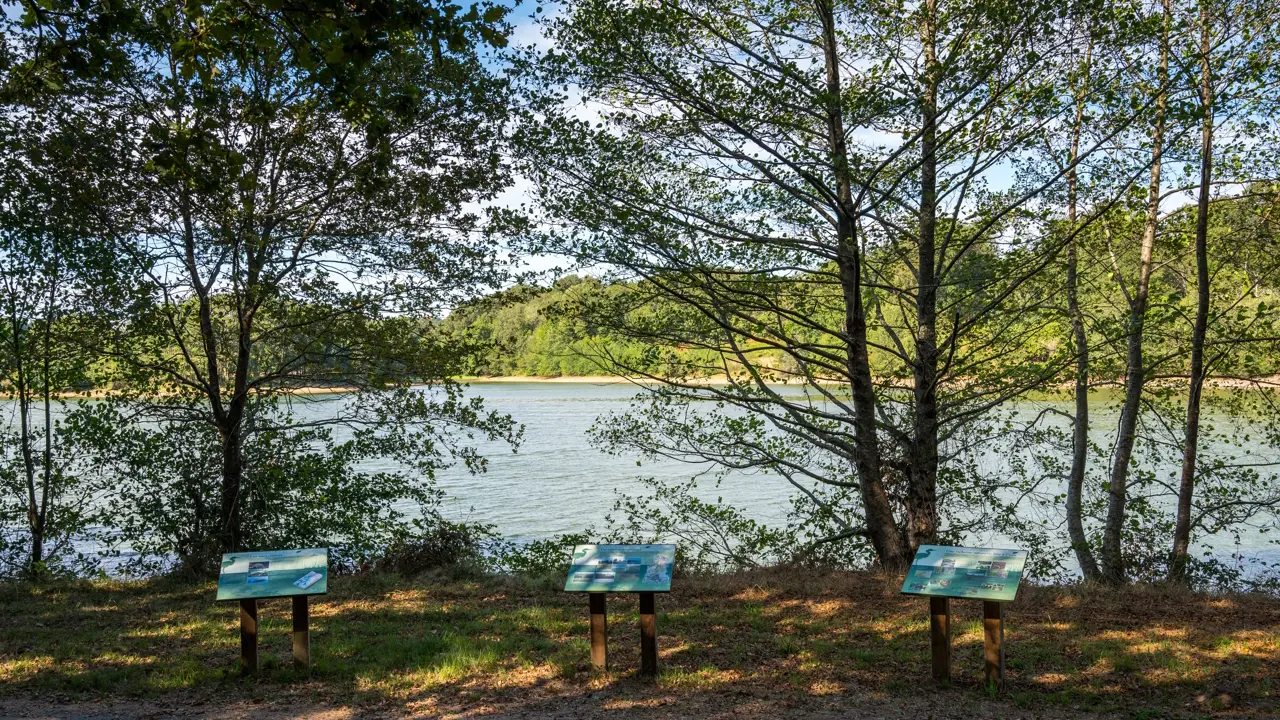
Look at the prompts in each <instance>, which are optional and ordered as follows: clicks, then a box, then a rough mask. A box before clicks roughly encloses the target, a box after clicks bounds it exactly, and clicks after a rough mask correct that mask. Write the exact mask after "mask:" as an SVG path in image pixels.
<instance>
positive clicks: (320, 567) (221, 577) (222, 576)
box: [218, 548, 329, 601]
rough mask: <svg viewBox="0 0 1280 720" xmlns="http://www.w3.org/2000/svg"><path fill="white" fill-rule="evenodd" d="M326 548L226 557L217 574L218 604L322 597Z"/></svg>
mask: <svg viewBox="0 0 1280 720" xmlns="http://www.w3.org/2000/svg"><path fill="white" fill-rule="evenodd" d="M327 592H329V548H309V549H306V550H263V551H259V552H239V553H227V554H226V555H223V556H222V572H221V573H219V574H218V600H219V601H222V600H252V599H262V598H276V597H289V596H291V595H324V594H325V593H327Z"/></svg>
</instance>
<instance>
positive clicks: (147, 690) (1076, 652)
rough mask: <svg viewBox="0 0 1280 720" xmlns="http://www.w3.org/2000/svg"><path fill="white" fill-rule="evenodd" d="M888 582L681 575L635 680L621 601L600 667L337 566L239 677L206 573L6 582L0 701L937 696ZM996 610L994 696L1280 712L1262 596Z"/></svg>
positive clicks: (539, 623) (963, 645) (540, 625)
mask: <svg viewBox="0 0 1280 720" xmlns="http://www.w3.org/2000/svg"><path fill="white" fill-rule="evenodd" d="M898 585H899V580H897V579H896V578H884V577H879V576H874V575H865V574H849V573H832V574H814V573H805V574H799V573H788V572H787V571H785V570H771V571H763V572H757V573H751V574H747V575H741V576H732V577H718V578H688V579H683V580H681V581H679V582H677V584H676V588H677V589H676V592H674V593H673V594H671V595H665V596H662V597H660V598H659V600H658V631H659V651H660V674H659V676H658V678H657V680H656V682H650V683H640V682H637V680H636V670H637V668H638V666H639V647H638V646H639V633H638V630H637V620H638V617H637V614H636V613H637V603H636V599H635V597H634V596H616V597H611V598H610V600H609V632H610V666H611V667H610V672H609V673H608V674H600V673H598V672H596V671H595V670H593V669H592V668H591V665H590V663H589V661H588V655H589V647H588V642H587V637H586V634H587V608H586V600H585V598H583V597H581V596H572V595H566V594H564V593H561V592H558V591H557V590H556V588H555V587H554V585H551V584H548V583H547V582H544V581H535V582H520V581H516V580H511V579H493V580H483V581H465V582H460V581H451V580H448V579H447V578H441V577H430V578H415V579H404V578H398V577H395V576H382V575H379V576H368V577H358V578H336V579H335V580H334V582H333V584H332V592H331V594H330V595H329V596H327V597H324V598H317V599H315V600H314V602H313V603H312V612H311V616H312V619H311V623H312V624H311V628H312V666H311V668H310V669H306V670H300V669H295V668H294V667H293V664H292V658H291V645H290V630H291V626H290V619H289V604H288V602H287V601H270V602H265V603H263V604H262V605H261V607H260V610H259V618H260V622H261V633H260V664H261V666H262V673H261V676H260V677H259V678H258V679H256V680H244V679H241V678H240V675H239V672H238V664H237V663H238V658H239V641H238V636H237V627H238V615H237V610H236V607H235V605H233V604H231V605H218V604H215V603H214V602H213V594H214V593H213V587H212V585H199V586H191V585H181V584H177V583H173V582H169V581H161V580H157V581H151V582H147V583H122V582H116V581H102V582H81V583H74V584H67V585H51V586H46V587H13V586H11V587H4V588H0V606H3V608H4V612H5V622H3V623H0V694H8V695H24V696H37V697H42V696H44V695H47V694H49V693H57V694H59V695H67V696H72V697H88V698H95V697H105V696H111V697H116V696H164V695H166V694H169V693H175V692H186V693H190V692H197V691H199V692H217V691H218V690H219V689H220V688H228V687H232V686H234V687H238V688H240V692H243V691H244V690H245V689H249V690H250V691H251V692H255V693H256V692H258V689H262V690H264V691H268V690H269V692H270V693H276V694H278V693H279V692H280V691H282V690H288V689H302V688H305V693H306V696H307V697H308V698H310V699H313V700H314V699H320V700H323V699H324V698H331V699H332V698H353V697H355V698H365V699H367V700H368V701H371V702H382V701H386V702H394V703H397V704H398V705H400V706H402V707H406V708H420V709H425V710H426V711H429V712H435V711H436V710H438V709H440V708H444V707H457V708H462V707H465V708H477V707H485V708H509V709H518V708H520V707H521V705H522V703H526V702H530V698H532V697H535V696H536V697H542V698H546V697H550V698H554V697H560V696H564V695H574V694H578V693H598V692H602V691H603V692H605V693H606V695H605V696H603V697H602V699H601V700H600V701H599V705H598V707H599V708H601V709H605V708H606V706H608V707H616V708H618V709H625V708H636V709H642V708H646V707H649V706H651V705H653V704H655V703H659V701H660V700H662V698H667V699H669V698H670V694H671V693H676V694H678V695H680V694H684V695H688V694H692V695H698V694H708V695H714V694H717V693H724V692H731V693H743V692H747V693H756V694H765V695H780V696H785V697H788V698H794V697H806V698H810V699H811V700H813V701H816V702H825V701H827V700H829V699H832V698H839V697H841V696H843V695H844V694H846V693H847V692H849V688H855V687H856V688H858V689H859V692H870V693H874V694H876V695H877V696H887V697H908V696H910V697H916V696H920V697H924V696H926V695H928V694H929V693H933V692H935V690H934V685H933V684H932V682H931V681H930V680H929V643H928V631H929V622H928V616H927V604H926V603H924V602H923V601H921V600H920V599H918V598H910V597H904V596H902V595H900V594H899V593H898V592H897V588H898ZM952 612H953V623H952V646H953V660H952V662H953V687H954V688H956V689H955V690H953V691H952V692H961V693H973V694H974V696H975V697H979V696H980V695H981V692H982V691H981V689H980V687H981V680H980V678H981V675H982V641H983V640H982V638H983V629H982V623H981V619H980V617H981V616H980V613H981V606H980V604H978V603H963V602H955V603H953V605H952ZM1006 621H1007V625H1006V642H1007V649H1006V655H1007V667H1008V672H1009V683H1008V687H1009V692H1008V694H1007V695H1006V696H1005V700H1004V702H1010V703H1012V704H1013V705H1016V706H1018V707H1044V706H1062V707H1064V708H1068V709H1070V708H1083V709H1092V710H1114V709H1120V710H1122V711H1124V712H1126V713H1128V714H1130V715H1133V716H1136V714H1138V713H1144V714H1146V716H1148V717H1156V716H1158V715H1153V714H1151V713H1160V712H1164V713H1165V714H1166V715H1168V714H1176V712H1175V711H1179V710H1181V709H1186V708H1188V707H1191V708H1195V709H1197V711H1202V712H1210V713H1211V712H1216V711H1225V710H1227V709H1229V710H1230V712H1231V713H1233V715H1240V716H1245V717H1249V716H1252V717H1280V710H1277V708H1278V707H1280V698H1277V687H1276V685H1277V680H1276V678H1278V677H1280V601H1278V600H1276V599H1273V598H1263V597H1230V598H1224V597H1206V596H1196V595H1192V594H1188V593H1182V592H1168V591H1163V590H1160V589H1146V588H1134V589H1126V590H1122V591H1105V590H1101V589H1074V590H1055V589H1041V588H1024V589H1023V591H1022V593H1021V596H1020V597H1019V599H1018V600H1017V602H1015V603H1013V604H1012V605H1010V606H1009V608H1008V610H1007V613H1006ZM271 688H274V690H270V689H271ZM619 688H624V689H625V691H623V690H619ZM712 704H713V705H714V703H712ZM445 714H447V713H445Z"/></svg>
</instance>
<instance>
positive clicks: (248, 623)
mask: <svg viewBox="0 0 1280 720" xmlns="http://www.w3.org/2000/svg"><path fill="white" fill-rule="evenodd" d="M240 672H241V674H243V675H255V674H257V672H258V601H257V600H253V599H250V600H241V601H240Z"/></svg>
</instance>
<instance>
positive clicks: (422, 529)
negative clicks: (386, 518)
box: [339, 516, 497, 576]
mask: <svg viewBox="0 0 1280 720" xmlns="http://www.w3.org/2000/svg"><path fill="white" fill-rule="evenodd" d="M414 528H415V532H414V533H413V534H412V535H408V536H406V537H403V538H399V539H397V540H396V541H395V542H394V543H392V544H391V545H390V546H388V547H387V549H386V551H384V552H383V553H382V554H381V555H380V556H378V557H375V558H372V559H370V560H366V561H365V562H363V563H361V564H360V565H359V568H358V569H359V570H360V571H361V572H367V571H375V572H392V573H397V574H399V575H405V576H412V575H420V574H422V573H425V572H429V571H432V570H441V569H447V570H452V571H454V572H460V573H461V574H472V573H480V572H484V571H485V570H486V569H487V567H488V563H487V561H486V549H487V548H488V547H489V546H491V545H492V544H493V543H494V542H495V541H496V539H497V535H496V534H495V533H494V529H493V526H491V525H483V524H479V523H455V522H450V521H448V520H445V519H444V518H441V517H439V516H432V517H429V518H425V519H419V520H416V521H414ZM345 569H346V566H345V563H343V564H340V565H339V570H340V571H341V570H345Z"/></svg>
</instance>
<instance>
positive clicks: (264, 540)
mask: <svg viewBox="0 0 1280 720" xmlns="http://www.w3.org/2000/svg"><path fill="white" fill-rule="evenodd" d="M299 402H300V403H301V404H296V403H293V402H286V399H284V398H270V397H266V398H259V399H257V400H256V401H255V402H254V403H253V405H252V406H251V412H250V414H249V415H248V420H247V422H248V423H250V424H251V425H252V432H249V433H247V437H248V438H250V440H249V442H248V443H247V444H246V447H245V450H244V456H245V459H246V464H245V482H244V484H243V485H242V492H243V493H244V498H243V507H244V512H245V516H244V517H245V528H246V536H245V543H246V545H247V546H248V547H255V548H278V547H317V546H322V547H330V548H332V552H333V554H334V556H335V558H336V559H337V560H338V562H339V563H340V564H342V565H343V566H347V567H360V566H363V565H365V564H367V563H369V562H375V561H376V558H378V557H380V556H382V555H383V554H384V553H386V552H388V549H389V548H399V550H397V551H396V552H397V553H400V554H411V553H409V548H410V547H411V546H412V544H413V543H414V542H415V533H421V536H420V537H418V538H417V540H419V541H422V540H424V539H425V538H428V537H430V536H431V535H430V533H431V532H436V530H437V528H436V526H433V525H431V523H430V521H431V520H432V519H435V518H437V517H438V516H437V508H438V506H439V503H440V492H439V491H438V489H437V488H436V487H435V484H434V478H435V474H436V472H437V471H438V470H440V469H441V468H444V467H447V466H449V465H452V464H456V463H461V464H462V465H463V466H464V467H466V468H467V469H469V470H470V471H472V472H483V470H484V467H485V459H484V458H483V457H482V456H480V455H478V454H477V453H476V451H475V448H474V447H472V446H471V445H469V444H468V436H469V435H470V434H472V433H477V432H478V433H482V434H483V435H484V436H486V437H488V438H490V439H499V438H504V439H507V440H509V441H512V442H514V441H515V440H516V439H517V438H518V433H519V430H518V428H517V427H516V426H515V425H514V424H513V423H512V422H511V420H510V419H509V418H507V417H505V416H502V415H497V414H493V413H485V412H483V411H482V409H481V406H480V403H479V401H478V399H474V398H472V399H467V398H464V397H463V395H462V390H461V388H459V387H458V386H453V385H450V386H446V387H444V388H442V389H437V390H434V391H432V390H416V389H400V390H394V391H385V392H380V393H361V394H356V395H352V396H339V397H337V398H333V397H330V398H328V399H324V400H320V401H318V402H323V403H324V405H323V406H322V407H321V408H319V409H317V408H313V407H308V406H307V404H306V403H308V402H317V401H316V400H309V401H308V400H301V401H299ZM132 407H133V406H132V405H126V406H122V407H121V408H120V409H118V410H117V411H116V413H117V414H116V416H115V421H116V422H115V423H114V426H115V427H117V428H118V431H117V436H116V437H115V438H114V439H113V446H114V448H115V450H114V452H113V457H112V458H111V462H112V465H113V470H114V473H115V475H114V477H115V478H116V483H117V485H116V486H115V487H114V488H113V490H112V492H111V493H110V494H109V495H108V496H107V497H106V502H107V503H108V509H107V510H106V513H105V515H106V517H108V518H109V519H110V524H111V527H112V528H113V530H114V533H115V538H114V539H115V541H116V545H117V547H118V549H119V551H120V552H123V553H127V554H126V556H125V561H124V563H123V568H122V569H124V570H125V571H128V572H131V573H135V574H145V573H149V572H156V571H166V570H171V571H178V572H184V573H190V574H194V575H203V574H207V573H212V572H216V570H217V567H218V559H219V555H220V553H221V552H222V547H221V545H220V542H219V540H220V533H221V532H222V528H221V526H220V525H219V522H220V518H221V515H220V506H219V501H220V499H221V495H220V493H221V477H222V460H221V458H222V447H221V443H220V441H219V438H218V436H217V434H216V433H215V432H213V431H212V430H211V429H210V428H209V427H208V426H205V425H201V424H196V423H191V422H187V421H185V419H184V418H183V417H182V416H181V413H185V412H198V411H199V410H198V408H199V404H198V403H190V404H186V405H180V406H177V407H172V406H171V407H170V408H168V409H169V411H170V412H172V413H173V414H174V417H175V420H173V421H168V422H166V421H159V422H149V423H146V424H143V423H137V422H129V421H128V418H127V417H126V416H125V415H124V413H125V412H127V410H126V408H132ZM143 409H144V410H145V411H146V412H147V413H148V415H150V414H151V413H153V412H154V408H153V407H150V405H149V404H148V406H145V407H144V408H143ZM300 413H306V414H307V415H308V416H313V415H315V414H324V415H327V414H328V413H334V414H336V415H339V416H341V417H343V419H344V423H345V424H343V425H335V424H333V423H331V422H320V423H314V422H309V421H307V420H306V419H300V418H299V414H300ZM373 460H377V462H371V461H373ZM415 519H416V520H417V522H416V523H415V522H414V521H415ZM424 522H425V523H427V524H426V525H424V524H423V523H424ZM437 539H440V540H442V541H443V540H446V539H447V537H446V536H443V535H441V536H439V537H438V538H437ZM430 550H431V548H429V547H426V548H424V549H423V552H428V551H430ZM393 554H395V553H393Z"/></svg>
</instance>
